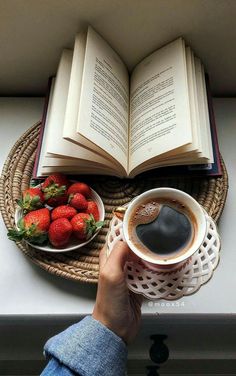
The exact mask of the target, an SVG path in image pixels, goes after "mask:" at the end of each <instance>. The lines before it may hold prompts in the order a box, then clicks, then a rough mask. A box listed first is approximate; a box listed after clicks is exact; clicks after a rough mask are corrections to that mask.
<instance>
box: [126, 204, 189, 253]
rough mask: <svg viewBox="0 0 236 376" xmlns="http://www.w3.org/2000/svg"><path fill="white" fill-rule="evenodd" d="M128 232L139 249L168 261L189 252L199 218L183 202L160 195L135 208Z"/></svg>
mask: <svg viewBox="0 0 236 376" xmlns="http://www.w3.org/2000/svg"><path fill="white" fill-rule="evenodd" d="M128 232H129V238H130V240H131V241H132V242H133V244H134V245H135V247H136V248H137V249H138V250H139V251H141V252H143V253H146V254H148V253H150V255H152V256H154V255H156V256H158V258H162V259H166V260H167V259H170V258H175V257H177V256H180V255H181V254H183V253H185V252H187V251H188V249H189V248H190V246H191V245H192V243H193V241H194V237H195V232H196V221H195V220H194V216H193V214H192V213H191V212H190V210H189V209H188V208H186V207H185V206H184V205H183V204H181V203H179V202H178V201H176V200H170V199H165V198H163V199H159V198H158V200H155V199H154V200H153V199H152V200H149V201H147V202H144V203H142V204H141V205H139V206H137V207H136V208H134V210H133V213H132V214H131V217H130V221H129V225H128Z"/></svg>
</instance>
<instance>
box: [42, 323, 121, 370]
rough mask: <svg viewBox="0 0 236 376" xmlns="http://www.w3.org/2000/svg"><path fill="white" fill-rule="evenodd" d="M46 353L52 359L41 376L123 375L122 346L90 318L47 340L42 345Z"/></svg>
mask: <svg viewBox="0 0 236 376" xmlns="http://www.w3.org/2000/svg"><path fill="white" fill-rule="evenodd" d="M45 353H46V355H47V356H48V357H49V358H50V359H51V360H50V361H49V364H48V366H47V367H46V368H45V370H44V371H43V373H42V374H41V375H42V376H49V375H50V376H51V375H58V376H59V375H60V376H71V375H74V374H75V375H80V376H113V375H114V376H124V375H125V374H126V360H127V347H126V345H125V343H124V342H123V341H122V339H121V338H120V337H118V336H117V335H116V334H115V333H113V332H112V331H111V330H109V329H108V328H106V327H105V326H104V325H103V324H101V323H100V322H99V321H97V320H95V319H93V318H92V317H91V316H87V317H85V318H84V319H83V320H81V321H80V322H79V323H77V324H75V325H72V326H70V327H69V328H68V329H66V330H65V331H64V332H62V333H60V334H58V335H56V336H55V337H52V338H50V339H49V341H48V342H47V343H46V345H45ZM53 367H54V368H53ZM53 369H55V372H54V371H53Z"/></svg>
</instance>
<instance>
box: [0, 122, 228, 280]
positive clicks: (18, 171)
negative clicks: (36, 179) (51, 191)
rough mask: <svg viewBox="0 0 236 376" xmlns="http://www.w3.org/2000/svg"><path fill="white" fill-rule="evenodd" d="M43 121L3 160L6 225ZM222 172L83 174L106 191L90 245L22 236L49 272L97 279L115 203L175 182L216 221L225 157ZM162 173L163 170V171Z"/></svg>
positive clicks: (1, 205)
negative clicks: (53, 247) (48, 247)
mask: <svg viewBox="0 0 236 376" xmlns="http://www.w3.org/2000/svg"><path fill="white" fill-rule="evenodd" d="M40 125H41V124H40V123H37V124H35V125H34V126H33V127H32V128H30V129H29V130H28V131H27V132H25V133H24V134H23V135H22V136H21V137H20V139H19V140H18V141H17V142H16V143H15V145H14V146H13V148H12V150H11V151H10V153H9V155H8V158H7V160H6V162H5V164H4V167H3V171H2V176H1V182H0V209H1V212H2V216H3V220H4V222H5V224H6V227H7V228H8V229H9V228H11V227H13V226H14V212H15V207H16V203H15V200H16V199H17V198H19V196H20V194H21V191H22V190H24V189H25V188H27V187H28V186H29V182H30V179H31V174H32V170H33V165H34V159H35V154H36V148H37V144H38V137H39V130H40ZM222 167H223V176H222V177H221V178H193V177H176V176H175V177H173V178H160V176H159V175H157V173H154V172H151V173H150V176H149V175H145V178H143V177H137V178H135V179H132V180H128V179H123V180H120V179H116V178H111V177H107V176H106V177H104V176H93V177H83V180H86V181H87V182H88V183H89V184H90V185H91V186H92V187H93V188H94V189H95V191H97V193H98V194H99V195H100V196H101V198H102V200H103V202H104V205H105V210H106V217H105V225H104V227H103V229H102V230H101V231H100V233H99V234H98V236H97V237H96V238H95V240H94V241H92V242H91V243H89V245H88V246H86V248H83V249H81V248H80V249H78V250H76V251H72V252H68V253H53V254H52V253H46V252H42V251H38V250H36V249H34V248H32V247H29V246H27V245H26V244H25V243H24V242H18V243H17V246H18V247H19V248H20V249H21V251H22V252H23V253H24V254H25V255H27V256H28V257H30V259H31V260H32V261H33V262H34V263H35V264H37V265H39V266H40V267H41V268H43V269H45V270H47V271H48V272H49V273H52V274H56V275H58V276H60V277H65V278H68V279H73V280H77V281H84V282H93V283H96V282H97V280H98V273H99V264H98V257H99V251H100V249H101V248H102V246H103V244H104V242H105V239H106V234H107V231H108V228H109V222H110V220H111V218H112V211H113V209H114V208H115V207H117V206H121V205H123V204H125V203H127V202H129V201H130V200H131V199H132V198H133V197H135V196H136V195H138V194H140V193H141V192H143V191H145V190H148V189H151V188H155V187H164V186H167V187H174V188H178V189H182V190H184V191H186V192H188V193H189V194H191V195H192V196H193V197H194V198H195V199H197V201H198V202H199V203H200V204H201V205H202V206H203V207H204V208H205V209H206V211H207V212H208V214H209V215H211V216H212V217H213V219H215V220H216V221H217V220H218V219H219V217H220V215H221V213H222V210H223V207H224V203H225V200H226V195H227V190H228V177H227V172H226V169H225V166H224V163H223V161H222ZM158 174H159V172H158Z"/></svg>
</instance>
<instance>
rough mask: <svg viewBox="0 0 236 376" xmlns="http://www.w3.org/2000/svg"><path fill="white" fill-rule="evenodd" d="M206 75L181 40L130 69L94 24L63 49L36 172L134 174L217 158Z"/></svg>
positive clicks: (49, 102)
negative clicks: (71, 46) (214, 154)
mask: <svg viewBox="0 0 236 376" xmlns="http://www.w3.org/2000/svg"><path fill="white" fill-rule="evenodd" d="M213 159H214V158H213V149H212V140H211V129H210V122H209V114H208V105H207V95H206V84H205V74H204V69H203V66H202V63H201V62H200V60H199V59H198V58H197V57H195V56H194V54H193V52H192V51H191V49H190V48H189V47H186V45H185V42H184V40H183V39H182V38H179V39H177V40H175V41H173V42H171V43H169V44H168V45H166V46H164V47H162V48H160V49H158V50H157V51H155V52H154V53H152V54H151V55H149V56H148V57H146V58H145V59H143V60H142V61H141V62H140V63H139V64H137V65H136V67H135V68H134V70H133V71H132V73H131V74H130V75H129V72H128V70H127V68H126V66H125V64H124V63H123V62H122V60H121V59H120V57H119V56H118V54H117V53H116V52H115V51H114V49H113V48H111V47H110V45H108V43H107V42H106V41H105V40H104V39H103V38H102V37H101V36H100V35H98V34H97V33H96V32H95V31H94V30H93V29H92V28H91V27H89V28H88V30H87V32H83V33H80V34H79V35H77V36H76V39H75V45H74V50H73V51H72V50H64V51H63V53H62V56H61V59H60V63H59V67H58V71H57V75H56V78H55V79H54V80H53V83H52V85H51V90H50V95H49V101H48V107H47V114H46V120H45V127H44V132H43V136H42V143H41V148H40V154H39V159H38V163H37V171H36V175H37V176H43V175H48V174H50V173H52V172H64V173H68V174H78V173H82V174H93V173H94V174H107V175H115V176H119V177H134V176H136V175H137V174H139V173H141V172H144V171H147V170H150V169H154V168H157V167H163V166H174V165H190V164H191V165H193V164H207V163H212V162H213Z"/></svg>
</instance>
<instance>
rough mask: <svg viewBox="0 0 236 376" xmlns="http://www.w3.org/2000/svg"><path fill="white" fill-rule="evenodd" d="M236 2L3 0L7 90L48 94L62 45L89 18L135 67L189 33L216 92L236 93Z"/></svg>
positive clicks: (2, 74)
mask: <svg viewBox="0 0 236 376" xmlns="http://www.w3.org/2000/svg"><path fill="white" fill-rule="evenodd" d="M235 19H236V0H39V1H38V0H0V95H32V94H33V95H41V94H43V93H44V92H45V89H46V83H47V78H48V76H50V75H51V74H54V73H55V71H56V67H57V63H58V59H59V56H60V53H61V50H62V48H63V47H72V46H73V39H74V35H75V33H76V32H77V31H78V30H80V29H81V28H82V27H83V26H84V25H85V24H86V23H90V24H91V25H92V26H93V27H94V28H95V29H96V30H97V31H98V32H100V34H101V35H103V36H104V38H105V39H107V40H108V41H109V42H110V44H111V45H112V46H113V47H114V48H115V49H116V50H117V52H118V53H119V54H120V55H121V57H122V58H123V59H124V61H125V62H126V63H127V65H128V66H129V68H132V67H133V66H134V65H135V64H136V63H137V62H138V61H139V60H140V59H141V58H142V57H144V56H145V55H147V54H148V53H150V52H151V51H153V50H154V49H156V48H157V47H159V46H161V45H162V44H164V43H166V42H169V41H171V40H172V39H174V38H176V37H178V36H180V35H182V36H183V37H184V38H185V39H186V41H187V42H188V43H189V44H190V45H191V47H192V48H193V49H194V51H195V52H196V53H197V54H198V55H199V57H200V58H201V59H202V61H203V62H204V64H205V66H206V68H207V70H208V72H209V74H210V78H211V83H212V88H213V94H214V95H221V96H226V95H235V93H236V89H235V88H236V69H235V61H236V48H235V42H236V27H235Z"/></svg>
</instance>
